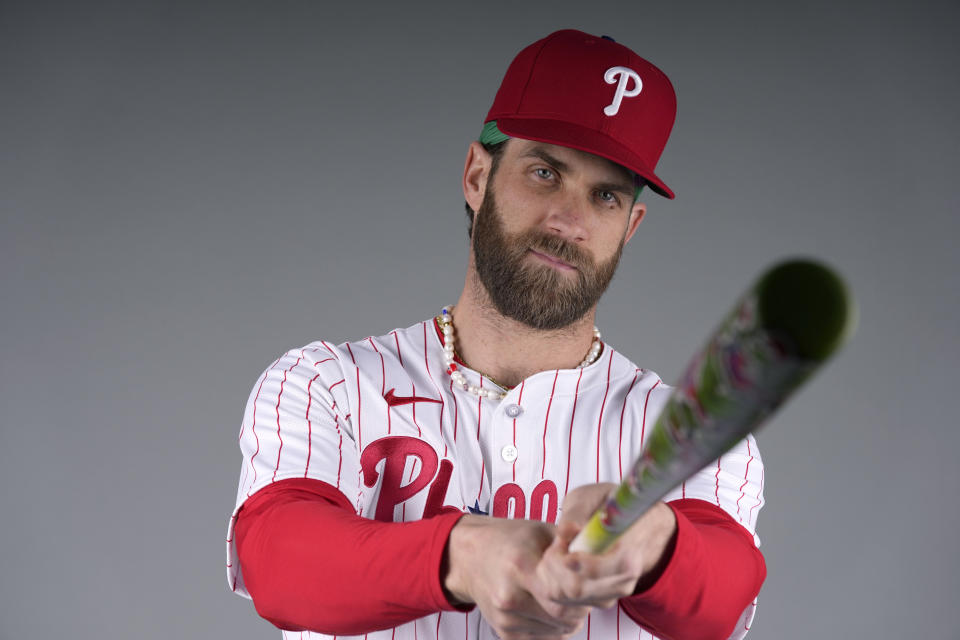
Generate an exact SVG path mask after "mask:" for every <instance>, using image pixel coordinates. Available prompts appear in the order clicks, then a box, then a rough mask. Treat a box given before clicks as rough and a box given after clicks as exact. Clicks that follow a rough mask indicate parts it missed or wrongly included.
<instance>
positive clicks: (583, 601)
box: [553, 574, 637, 608]
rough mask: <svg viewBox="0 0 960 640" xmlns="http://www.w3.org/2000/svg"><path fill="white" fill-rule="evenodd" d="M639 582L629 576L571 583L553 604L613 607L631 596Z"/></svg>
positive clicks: (556, 597)
mask: <svg viewBox="0 0 960 640" xmlns="http://www.w3.org/2000/svg"><path fill="white" fill-rule="evenodd" d="M636 584H637V580H636V578H635V577H634V576H632V575H629V574H621V575H614V576H607V577H604V578H599V579H596V580H590V581H581V582H575V581H574V582H570V583H568V584H566V585H565V586H564V588H563V589H562V590H561V591H560V593H558V594H557V595H556V596H555V597H554V598H553V602H554V603H556V604H558V605H562V606H567V607H581V606H586V607H603V608H607V607H611V606H613V605H614V604H615V603H616V602H617V600H619V599H620V598H625V597H627V596H629V595H631V594H632V593H633V591H634V588H635V587H636Z"/></svg>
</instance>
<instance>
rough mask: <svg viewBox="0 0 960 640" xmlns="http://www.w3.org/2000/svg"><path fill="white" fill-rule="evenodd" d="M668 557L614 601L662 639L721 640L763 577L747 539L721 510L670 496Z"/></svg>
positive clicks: (757, 552) (762, 566) (761, 562)
mask: <svg viewBox="0 0 960 640" xmlns="http://www.w3.org/2000/svg"><path fill="white" fill-rule="evenodd" d="M667 505H668V506H669V507H670V508H671V509H673V512H674V513H675V514H676V517H677V537H676V545H675V547H674V551H673V555H672V556H671V557H670V560H669V562H668V563H667V566H666V568H665V569H664V571H663V574H661V575H660V577H659V578H658V579H657V581H656V582H655V583H653V585H651V586H650V587H649V588H648V589H647V590H646V591H643V592H641V593H638V594H636V595H634V596H631V597H629V598H624V599H622V600H621V601H620V604H621V605H622V606H623V609H624V611H625V612H626V613H627V615H629V616H630V617H631V618H632V619H633V620H634V621H635V622H636V623H637V624H639V625H641V626H642V627H644V628H645V629H647V630H649V631H650V632H651V633H653V634H655V635H657V636H659V637H661V638H664V639H671V638H684V640H687V639H697V640H699V639H702V640H723V639H725V638H728V637H729V636H730V633H731V632H732V631H733V628H734V625H736V624H737V620H738V619H739V618H740V614H742V613H743V610H744V609H745V608H746V607H747V605H748V604H749V603H750V602H752V601H753V599H754V598H755V597H756V596H757V593H758V592H759V591H760V585H762V584H763V581H764V579H765V578H766V576H767V567H766V564H765V563H764V560H763V555H762V554H761V553H760V550H759V549H757V548H756V546H755V545H754V543H753V537H752V536H751V535H750V533H749V532H748V531H747V530H746V529H744V528H743V527H742V526H741V525H739V524H737V522H735V521H734V520H733V518H731V517H730V516H729V515H728V514H727V513H726V512H725V511H724V510H723V509H721V508H720V507H718V506H716V505H713V504H710V503H709V502H705V501H703V500H691V499H686V500H674V501H671V502H668V503H667Z"/></svg>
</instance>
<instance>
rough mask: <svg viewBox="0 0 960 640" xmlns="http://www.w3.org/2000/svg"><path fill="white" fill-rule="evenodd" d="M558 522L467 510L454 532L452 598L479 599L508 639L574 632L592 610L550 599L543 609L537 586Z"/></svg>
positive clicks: (544, 638)
mask: <svg viewBox="0 0 960 640" xmlns="http://www.w3.org/2000/svg"><path fill="white" fill-rule="evenodd" d="M555 535H556V527H554V526H553V525H551V524H546V523H543V522H538V521H535V520H508V519H505V518H492V517H489V516H472V515H466V516H464V517H463V518H461V519H460V520H459V521H458V522H457V524H456V525H455V526H454V527H453V529H452V530H451V532H450V538H449V539H448V541H447V549H446V552H447V556H446V558H447V571H446V575H445V576H444V582H443V584H444V588H445V590H446V591H447V593H448V594H449V595H450V597H451V600H452V601H456V602H457V603H461V604H465V603H476V605H477V606H478V607H479V608H480V612H481V613H482V614H483V617H484V619H485V620H486V621H487V623H488V624H490V626H491V627H493V629H494V630H495V631H496V632H497V634H498V635H499V636H500V637H501V638H503V640H520V639H526V638H537V639H538V640H550V639H557V640H559V639H560V638H564V637H567V636H569V635H571V634H573V633H575V632H576V631H577V630H578V629H579V628H580V625H581V624H582V623H583V620H584V619H585V618H586V615H587V612H588V610H587V609H586V608H584V607H565V606H558V605H555V604H553V603H550V605H549V606H550V608H551V611H550V612H547V611H546V610H544V608H543V607H542V606H540V603H539V602H538V601H537V599H536V598H535V597H534V596H533V595H532V591H541V592H542V591H543V589H542V586H541V585H537V584H536V577H535V576H536V568H537V564H538V562H539V561H540V559H541V556H542V555H543V552H544V550H545V549H546V548H548V547H549V546H550V544H551V543H552V542H553V540H554V537H555Z"/></svg>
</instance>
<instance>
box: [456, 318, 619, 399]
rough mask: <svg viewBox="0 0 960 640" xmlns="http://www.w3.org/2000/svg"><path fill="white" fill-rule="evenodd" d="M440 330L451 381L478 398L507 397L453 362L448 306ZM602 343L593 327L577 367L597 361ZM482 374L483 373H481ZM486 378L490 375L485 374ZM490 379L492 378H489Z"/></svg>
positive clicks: (505, 393) (580, 367) (503, 392)
mask: <svg viewBox="0 0 960 640" xmlns="http://www.w3.org/2000/svg"><path fill="white" fill-rule="evenodd" d="M438 320H439V322H440V330H441V331H443V361H444V363H445V364H446V365H447V373H448V374H449V375H450V377H451V378H453V381H454V382H455V383H456V384H457V386H459V387H460V388H461V389H463V390H464V391H466V392H468V393H472V394H473V395H475V396H477V397H479V398H496V399H498V400H503V399H504V398H506V397H507V392H506V391H499V390H497V389H493V388H491V387H480V386H478V385H475V384H472V383H470V382H467V377H466V376H465V375H463V373H461V372H460V370H459V367H458V365H457V363H456V362H454V358H455V353H454V350H453V316H452V315H450V307H444V308H443V313H442V314H441V315H440V317H439V318H438ZM602 348H603V343H602V342H600V330H599V329H597V328H596V327H594V328H593V342H592V343H591V344H590V350H589V351H588V352H587V355H586V357H584V359H583V361H581V362H580V364H578V365H577V369H582V368H584V367H587V366H589V365H591V364H593V363H594V362H596V361H597V358H598V357H599V356H600V349H602ZM481 375H483V374H481ZM487 377H488V378H489V377H490V376H487ZM491 379H492V378H491Z"/></svg>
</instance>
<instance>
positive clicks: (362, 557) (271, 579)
mask: <svg viewBox="0 0 960 640" xmlns="http://www.w3.org/2000/svg"><path fill="white" fill-rule="evenodd" d="M462 515H463V514H461V513H442V514H440V515H437V516H435V517H432V518H427V519H425V520H420V521H417V522H397V523H394V522H378V521H375V520H369V519H367V518H363V517H360V516H358V515H357V514H356V512H355V511H354V510H353V507H352V506H351V505H350V503H349V501H348V500H347V498H346V497H345V496H344V495H343V494H342V493H341V492H340V491H338V490H337V489H336V488H334V487H333V486H331V485H329V484H326V483H325V482H321V481H319V480H311V479H289V480H281V481H278V482H275V483H274V484H272V485H270V486H268V487H265V488H264V489H261V490H260V491H258V492H257V493H255V494H254V495H253V496H251V497H250V498H249V499H248V500H247V501H246V502H245V503H244V505H243V507H242V508H241V510H240V512H239V514H238V516H237V522H236V525H235V532H236V543H237V552H238V555H239V557H240V566H241V569H242V571H243V579H244V582H245V584H246V587H247V591H248V592H249V593H250V596H251V597H252V598H253V603H254V606H255V607H256V609H257V612H258V613H259V614H260V615H261V616H262V617H264V618H266V619H267V620H269V621H270V622H272V623H273V624H274V625H276V626H277V627H280V628H281V629H287V630H292V631H305V630H311V631H320V632H324V633H328V634H342V635H354V634H361V633H367V632H369V631H374V630H377V629H388V628H390V627H393V626H396V625H398V624H402V623H404V622H409V621H410V620H414V619H416V618H420V617H422V616H425V615H429V614H431V613H436V612H437V611H452V610H455V607H453V606H451V605H450V603H449V602H448V601H447V599H446V597H445V596H444V594H443V589H442V586H441V583H440V567H441V562H442V560H443V552H444V547H445V546H446V541H447V538H448V537H449V534H450V530H451V529H452V528H453V525H454V524H456V522H457V520H458V519H459V518H460V516H462Z"/></svg>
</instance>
